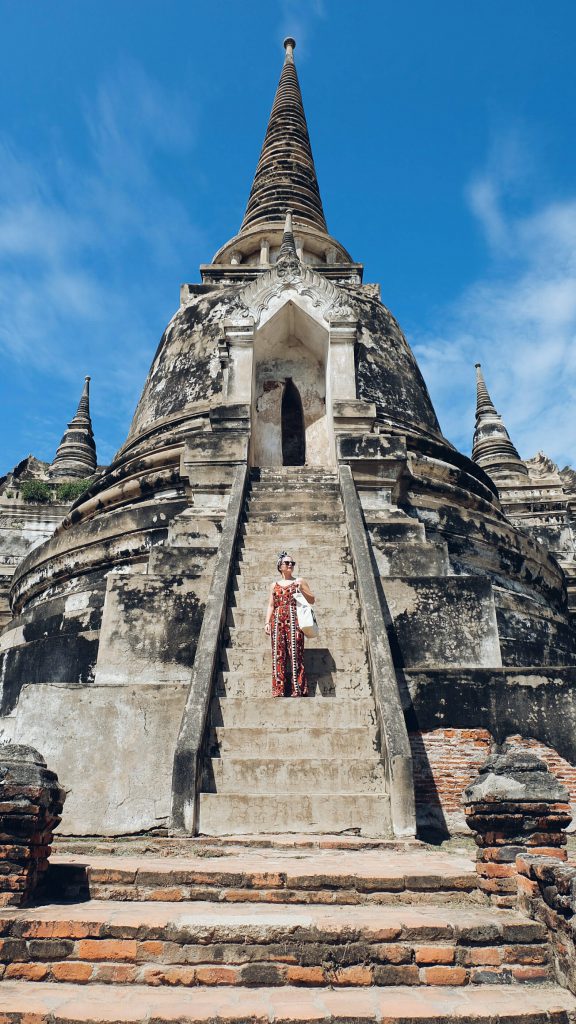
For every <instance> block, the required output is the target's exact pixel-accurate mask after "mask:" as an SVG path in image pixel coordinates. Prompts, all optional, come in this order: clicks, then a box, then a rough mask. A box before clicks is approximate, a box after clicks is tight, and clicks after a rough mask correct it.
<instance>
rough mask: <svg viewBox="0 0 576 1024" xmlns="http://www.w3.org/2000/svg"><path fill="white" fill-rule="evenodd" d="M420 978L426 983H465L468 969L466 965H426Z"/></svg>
mask: <svg viewBox="0 0 576 1024" xmlns="http://www.w3.org/2000/svg"><path fill="white" fill-rule="evenodd" d="M420 978H421V980H422V981H423V982H424V983H425V984H426V985H465V984H466V982H467V980H468V971H466V970H465V969H464V967H424V968H422V970H421V971H420Z"/></svg>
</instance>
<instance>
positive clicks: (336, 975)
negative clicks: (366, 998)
mask: <svg viewBox="0 0 576 1024" xmlns="http://www.w3.org/2000/svg"><path fill="white" fill-rule="evenodd" d="M330 981H331V982H332V984H333V985H371V984H372V968H370V967H362V966H354V967H339V968H338V970H336V971H334V972H333V973H331V975H330Z"/></svg>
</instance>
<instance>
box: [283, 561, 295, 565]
mask: <svg viewBox="0 0 576 1024" xmlns="http://www.w3.org/2000/svg"><path fill="white" fill-rule="evenodd" d="M282 565H296V562H287V561H286V560H284V561H283V562H282Z"/></svg>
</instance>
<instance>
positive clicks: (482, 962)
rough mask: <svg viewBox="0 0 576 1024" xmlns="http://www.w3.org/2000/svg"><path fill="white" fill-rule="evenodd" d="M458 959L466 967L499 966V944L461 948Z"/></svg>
mask: <svg viewBox="0 0 576 1024" xmlns="http://www.w3.org/2000/svg"><path fill="white" fill-rule="evenodd" d="M459 959H460V960H461V962H462V963H463V964H465V965H466V967H483V966H488V967H499V966H500V964H501V963H502V959H503V954H502V949H501V947H499V946H478V947H474V946H472V947H471V948H469V949H464V950H462V952H461V953H460V957H459Z"/></svg>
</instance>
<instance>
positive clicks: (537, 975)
mask: <svg viewBox="0 0 576 1024" xmlns="http://www.w3.org/2000/svg"><path fill="white" fill-rule="evenodd" d="M510 970H511V972H512V975H513V977H514V978H515V979H516V981H534V982H540V981H546V980H547V979H548V978H549V977H550V969H549V968H548V967H511V968H510Z"/></svg>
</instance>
